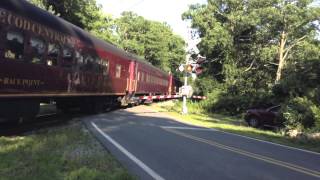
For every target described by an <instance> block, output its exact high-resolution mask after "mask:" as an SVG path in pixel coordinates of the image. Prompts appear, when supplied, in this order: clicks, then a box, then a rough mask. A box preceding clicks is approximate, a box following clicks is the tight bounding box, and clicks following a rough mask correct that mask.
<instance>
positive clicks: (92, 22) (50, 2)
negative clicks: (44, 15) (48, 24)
mask: <svg viewBox="0 0 320 180" xmlns="http://www.w3.org/2000/svg"><path fill="white" fill-rule="evenodd" d="M30 2H31V3H33V4H34V5H36V6H38V7H40V8H42V9H44V10H47V11H49V12H51V13H52V14H55V15H57V16H60V17H61V18H63V19H65V20H67V21H69V22H71V23H72V24H75V25H77V26H79V27H80V28H82V29H85V30H87V31H89V32H90V33H92V34H94V35H95V36H97V37H98V38H101V39H103V40H105V41H110V42H112V43H115V41H116V40H115V37H114V36H113V28H114V20H113V19H112V17H111V16H110V15H106V14H104V13H103V12H102V8H101V6H99V5H97V4H96V0H89V1H87V0H74V1H69V0H30Z"/></svg>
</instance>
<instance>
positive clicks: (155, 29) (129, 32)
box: [115, 12, 185, 72]
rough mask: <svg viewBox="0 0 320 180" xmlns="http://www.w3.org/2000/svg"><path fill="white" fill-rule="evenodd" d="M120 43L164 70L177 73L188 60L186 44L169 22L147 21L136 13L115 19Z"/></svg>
mask: <svg viewBox="0 0 320 180" xmlns="http://www.w3.org/2000/svg"><path fill="white" fill-rule="evenodd" d="M115 29H116V33H117V36H118V40H117V42H118V44H119V45H120V47H121V48H123V49H124V50H125V51H127V52H130V53H134V54H136V55H138V56H140V57H142V58H144V59H145V60H146V61H148V62H150V63H151V64H153V65H155V66H157V67H159V68H161V69H162V70H164V71H167V72H169V71H171V72H176V69H177V68H178V66H179V63H180V62H182V61H183V60H184V57H185V50H184V48H185V42H184V40H183V39H182V38H181V37H180V36H178V35H174V34H173V32H172V29H171V28H170V26H169V25H168V24H166V23H161V22H156V21H150V20H146V19H144V18H143V17H141V16H138V15H137V14H135V13H133V12H123V13H122V16H121V17H120V18H118V19H116V28H115Z"/></svg>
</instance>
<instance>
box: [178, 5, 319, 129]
mask: <svg viewBox="0 0 320 180" xmlns="http://www.w3.org/2000/svg"><path fill="white" fill-rule="evenodd" d="M313 2H314V1H313V0H265V1H260V0H250V1H244V0H208V2H207V4H204V5H200V4H196V5H191V6H190V7H189V10H188V11H186V12H185V13H184V14H183V15H182V18H183V19H185V20H188V21H191V23H192V28H193V29H194V31H193V33H194V37H199V38H201V42H200V43H199V44H198V48H199V50H200V53H201V54H202V55H204V56H206V57H207V59H209V61H208V62H207V64H206V65H205V67H206V69H205V74H204V76H205V77H203V78H200V79H198V82H196V83H195V84H197V85H198V86H197V87H198V88H197V89H198V90H201V91H203V92H202V93H203V94H207V95H208V97H209V98H208V100H207V102H206V103H202V104H205V107H206V109H207V110H208V111H210V112H211V111H215V112H223V113H227V114H239V113H242V112H244V111H245V110H246V109H248V108H251V107H267V106H270V105H274V104H280V103H282V104H284V106H286V105H288V104H290V103H291V104H300V105H301V104H302V105H301V106H304V105H306V104H308V103H313V104H314V106H312V107H313V110H312V112H313V111H314V112H313V115H312V117H314V118H315V117H316V115H315V114H317V113H315V112H317V109H318V107H319V88H320V87H319V83H317V82H320V81H319V77H320V76H319V75H320V74H319V70H318V69H319V62H320V41H319V20H320V19H319V17H320V7H319V5H316V4H314V3H313ZM208 79H215V80H216V82H218V83H219V84H220V85H215V86H217V87H223V88H203V87H205V84H206V83H207V82H211V81H208ZM274 82H276V84H275V83H274ZM211 84H212V83H209V85H208V87H211V86H212V85H211ZM296 98H303V99H304V101H300V100H297V99H296ZM306 102H308V103H306ZM309 105H310V104H309ZM300 109H301V108H300ZM302 109H303V108H302ZM309 110H310V109H307V108H305V109H303V111H297V112H299V113H302V116H304V115H305V116H306V117H311V116H309V115H308V114H310V112H311V110H310V111H309ZM285 111H286V112H287V111H288V112H289V109H286V110H285ZM293 112H296V109H295V110H293V111H292V113H291V114H292V116H291V117H292V118H291V119H290V118H288V119H287V121H288V123H287V125H288V127H289V126H290V127H292V128H296V127H298V126H296V125H294V126H293V125H291V124H294V123H290V122H293V121H294V122H299V123H300V124H301V126H302V127H303V128H308V127H311V126H313V124H312V123H311V124H310V123H309V124H308V123H307V122H306V121H305V120H302V119H304V118H302V119H301V118H300V120H299V117H297V116H295V114H294V113H293ZM315 121H317V118H315ZM305 122H306V123H305Z"/></svg>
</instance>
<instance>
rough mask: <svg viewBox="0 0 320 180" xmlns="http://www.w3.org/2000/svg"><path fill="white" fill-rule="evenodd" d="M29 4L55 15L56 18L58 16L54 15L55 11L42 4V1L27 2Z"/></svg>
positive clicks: (30, 0)
mask: <svg viewBox="0 0 320 180" xmlns="http://www.w3.org/2000/svg"><path fill="white" fill-rule="evenodd" d="M28 1H29V2H30V3H32V4H34V5H35V6H37V7H39V8H41V9H43V10H46V11H48V12H50V13H52V14H55V15H57V16H59V14H57V13H55V11H54V10H53V7H52V6H47V5H46V3H45V2H44V0H28Z"/></svg>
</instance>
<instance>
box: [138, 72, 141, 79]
mask: <svg viewBox="0 0 320 180" xmlns="http://www.w3.org/2000/svg"><path fill="white" fill-rule="evenodd" d="M137 80H138V81H141V75H140V72H138V78H137Z"/></svg>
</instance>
